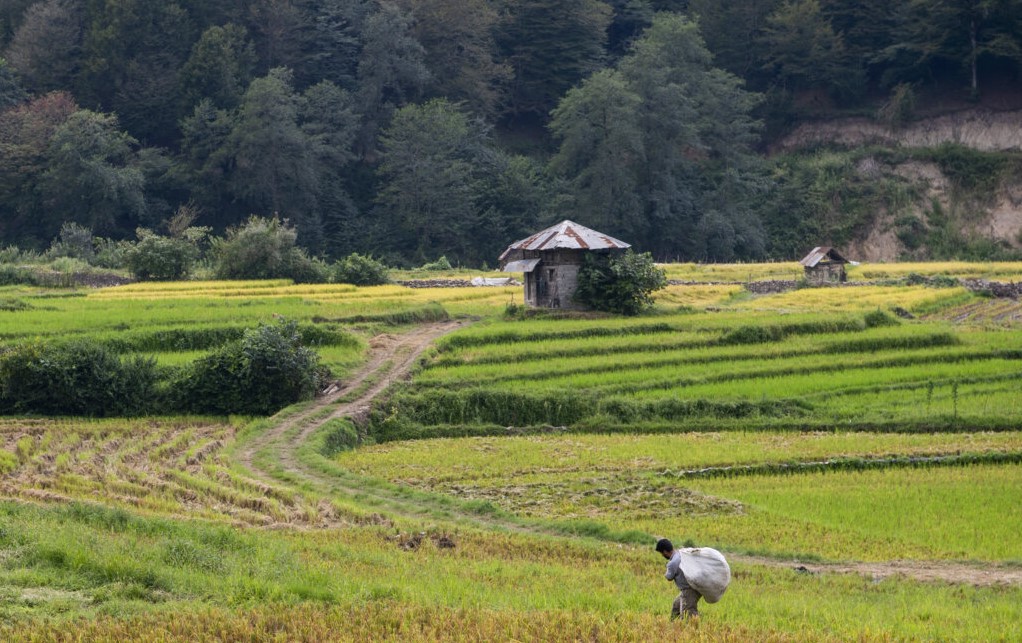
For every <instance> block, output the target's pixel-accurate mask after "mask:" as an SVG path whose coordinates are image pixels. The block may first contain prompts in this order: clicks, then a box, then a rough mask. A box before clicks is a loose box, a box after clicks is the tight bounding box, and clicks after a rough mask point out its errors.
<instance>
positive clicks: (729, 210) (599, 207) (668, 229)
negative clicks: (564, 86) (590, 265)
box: [551, 14, 764, 260]
mask: <svg viewBox="0 0 1022 643" xmlns="http://www.w3.org/2000/svg"><path fill="white" fill-rule="evenodd" d="M756 103H757V97H756V96H755V95H754V94H750V93H749V92H746V91H745V90H743V89H742V88H741V81H740V80H739V79H737V78H736V77H734V76H732V75H731V74H728V73H727V72H724V71H722V70H719V69H717V68H715V67H713V65H712V64H711V56H710V53H709V51H707V49H706V46H705V45H704V43H703V41H702V39H701V38H700V37H699V33H698V29H697V27H696V25H695V23H693V22H691V21H689V20H687V19H686V18H684V17H681V16H678V15H672V14H658V15H657V16H656V17H655V18H654V20H653V24H652V26H651V27H650V28H649V29H648V30H647V31H646V32H645V34H644V35H643V37H642V38H640V39H639V40H638V41H637V42H636V44H635V47H634V49H633V50H632V53H630V54H629V55H628V56H626V57H625V58H624V59H622V61H621V63H620V65H619V66H618V70H617V71H608V72H602V73H600V74H596V75H594V76H592V77H590V78H589V79H588V80H586V81H585V82H584V83H583V84H582V85H581V86H580V87H579V88H577V89H576V90H573V91H572V92H569V94H568V95H567V96H566V97H565V99H564V100H563V101H562V102H561V105H560V106H559V107H558V109H557V110H556V111H555V112H554V121H553V129H554V133H555V135H556V136H557V138H558V139H559V140H560V149H559V151H558V154H557V155H556V156H555V157H554V159H553V161H552V163H551V168H552V170H553V171H554V172H556V173H558V174H560V175H561V176H562V177H564V178H565V180H566V181H567V190H568V193H569V197H571V203H572V210H571V211H573V212H575V213H576V216H579V217H585V218H587V219H592V218H594V217H595V218H596V219H597V220H601V221H606V222H607V225H608V228H607V232H609V233H611V234H614V233H615V232H616V233H618V234H621V235H622V236H628V237H629V238H630V239H631V240H633V241H634V242H635V243H637V244H639V245H640V246H641V247H644V248H648V249H650V250H652V251H654V252H656V253H657V254H659V255H660V256H664V257H676V256H679V255H680V256H685V257H688V258H692V259H716V260H729V259H731V258H733V257H736V256H742V257H755V256H759V255H761V254H762V251H763V242H764V239H763V233H762V226H761V224H760V222H759V220H758V218H757V217H756V215H755V213H754V210H753V207H752V206H753V202H754V199H755V197H756V195H757V194H758V193H759V192H760V190H761V188H762V187H763V175H762V171H761V170H760V168H759V167H758V163H757V161H756V157H755V155H754V154H753V153H752V149H751V148H752V145H753V144H754V143H755V141H756V140H757V130H758V124H757V122H756V121H754V120H753V119H752V118H751V116H750V115H749V114H750V112H751V110H752V109H753V107H754V106H755V105H756ZM614 149H620V150H621V151H622V153H621V155H620V157H619V162H618V163H617V164H616V165H615V163H614V161H613V150H614ZM721 239H723V241H721Z"/></svg>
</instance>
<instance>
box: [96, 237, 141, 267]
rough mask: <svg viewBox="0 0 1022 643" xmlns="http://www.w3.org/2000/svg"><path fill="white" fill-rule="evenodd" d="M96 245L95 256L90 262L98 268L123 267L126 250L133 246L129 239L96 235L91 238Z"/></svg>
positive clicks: (124, 265)
mask: <svg viewBox="0 0 1022 643" xmlns="http://www.w3.org/2000/svg"><path fill="white" fill-rule="evenodd" d="M93 245H95V247H96V257H95V258H94V259H93V260H92V264H93V265H95V266H99V267H100V268H111V269H117V268H124V267H126V263H125V262H126V258H127V254H128V252H129V251H130V250H131V249H132V248H133V247H134V245H135V244H133V243H132V242H131V241H115V240H113V239H104V238H103V237H96V238H95V239H93Z"/></svg>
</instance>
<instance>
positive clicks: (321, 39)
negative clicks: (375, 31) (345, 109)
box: [302, 0, 375, 91]
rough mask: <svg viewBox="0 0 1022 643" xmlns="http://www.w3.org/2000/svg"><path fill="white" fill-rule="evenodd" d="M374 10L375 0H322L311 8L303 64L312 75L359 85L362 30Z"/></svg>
mask: <svg viewBox="0 0 1022 643" xmlns="http://www.w3.org/2000/svg"><path fill="white" fill-rule="evenodd" d="M374 10H375V7H374V3H373V2H372V0H320V1H319V2H315V3H314V4H313V6H312V7H311V8H310V18H309V19H308V22H309V24H310V28H309V31H308V34H307V35H306V44H305V52H304V53H305V59H304V64H303V65H302V67H303V69H304V71H305V73H306V74H307V75H308V76H309V77H310V78H315V79H317V80H328V81H330V82H332V83H334V84H335V85H337V86H338V87H341V88H343V89H346V90H348V91H353V90H355V89H356V84H357V82H356V79H357V76H358V61H359V56H360V54H361V51H362V38H361V33H362V30H363V29H364V28H365V22H366V19H367V18H368V16H369V15H370V14H371V13H372V12H373V11H374Z"/></svg>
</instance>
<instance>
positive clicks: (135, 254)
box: [124, 228, 199, 281]
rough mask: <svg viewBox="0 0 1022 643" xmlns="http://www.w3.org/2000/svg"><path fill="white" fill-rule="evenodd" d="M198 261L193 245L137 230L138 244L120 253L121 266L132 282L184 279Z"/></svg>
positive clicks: (195, 247) (185, 241)
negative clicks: (122, 263) (129, 275)
mask: <svg viewBox="0 0 1022 643" xmlns="http://www.w3.org/2000/svg"><path fill="white" fill-rule="evenodd" d="M198 258H199V249H198V247H197V246H196V245H195V244H194V243H191V242H190V241H188V240H186V239H174V238H170V237H161V236H160V235H158V234H155V233H153V232H151V231H149V230H146V229H144V228H139V230H138V243H136V244H134V245H133V246H131V248H130V249H128V250H127V251H126V252H125V253H124V264H125V266H126V267H127V268H128V270H130V271H131V272H132V274H133V275H135V278H136V279H140V280H142V281H173V280H175V279H183V278H185V277H187V276H188V274H189V273H190V272H191V270H192V266H193V265H194V264H195V261H196V260H197V259H198Z"/></svg>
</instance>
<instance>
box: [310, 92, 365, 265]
mask: <svg viewBox="0 0 1022 643" xmlns="http://www.w3.org/2000/svg"><path fill="white" fill-rule="evenodd" d="M302 99H303V100H302V103H301V108H300V110H299V118H300V121H301V129H302V132H303V133H304V134H305V136H306V140H307V141H308V147H309V151H310V153H311V155H312V160H313V162H314V164H315V173H316V205H317V210H318V212H319V216H320V220H321V225H322V227H323V247H324V249H325V250H326V251H327V252H328V253H329V254H332V255H335V256H340V255H342V254H344V253H345V252H347V251H350V250H351V245H352V241H353V240H354V239H353V233H354V234H355V235H357V231H356V230H355V229H354V227H355V226H354V222H355V217H356V215H357V210H358V209H357V207H356V206H355V203H354V201H353V200H352V198H351V196H350V193H349V185H348V183H349V173H350V168H351V165H352V163H354V161H355V160H356V156H355V152H354V147H355V141H356V138H357V136H358V131H359V124H360V119H359V115H358V114H357V113H356V111H355V107H354V101H355V99H354V97H353V96H352V95H351V93H350V92H347V91H345V90H343V89H341V88H339V87H338V86H337V85H335V84H333V83H331V82H329V81H323V82H320V83H318V84H316V85H313V86H312V87H310V88H309V89H307V90H305V92H304V94H303V95H302ZM356 247H357V246H356Z"/></svg>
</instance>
